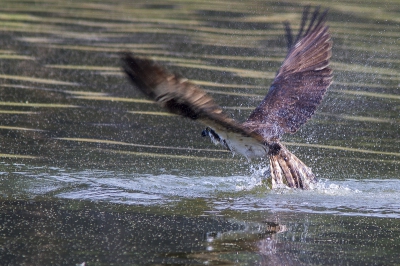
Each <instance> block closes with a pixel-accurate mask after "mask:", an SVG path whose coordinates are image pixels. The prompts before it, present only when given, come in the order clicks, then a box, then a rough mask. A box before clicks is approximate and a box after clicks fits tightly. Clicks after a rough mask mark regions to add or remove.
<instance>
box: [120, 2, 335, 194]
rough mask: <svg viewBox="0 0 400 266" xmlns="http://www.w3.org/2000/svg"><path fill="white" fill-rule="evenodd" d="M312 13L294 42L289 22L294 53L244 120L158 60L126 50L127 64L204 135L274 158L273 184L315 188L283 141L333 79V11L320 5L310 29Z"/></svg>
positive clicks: (134, 78) (137, 80) (140, 84)
mask: <svg viewBox="0 0 400 266" xmlns="http://www.w3.org/2000/svg"><path fill="white" fill-rule="evenodd" d="M309 13H310V12H309V7H306V8H304V11H303V16H302V21H301V26H300V30H299V32H298V34H297V36H296V39H295V40H294V41H293V35H292V32H291V29H290V25H289V23H288V22H285V23H284V25H285V30H286V37H287V42H288V54H287V56H286V58H285V60H284V61H283V64H282V66H281V67H280V69H279V70H278V72H277V74H276V77H275V79H274V81H273V82H272V85H271V87H270V89H269V91H268V93H267V95H266V96H265V98H264V99H263V101H262V102H261V103H260V105H259V106H258V107H257V108H256V109H255V110H254V111H253V112H252V113H251V114H250V116H249V118H248V119H247V120H246V121H245V122H244V123H238V122H236V121H235V120H233V119H232V118H230V117H229V116H227V115H226V114H224V112H223V110H222V109H221V107H219V106H218V105H217V104H216V103H215V102H214V101H213V99H212V98H211V97H210V96H209V95H208V94H207V93H206V92H205V91H203V90H202V89H201V88H199V87H198V86H196V85H195V84H193V83H191V82H190V81H188V80H187V79H185V78H182V77H181V76H179V75H175V74H173V73H170V72H168V71H167V70H166V69H164V68H163V67H162V66H160V65H158V64H157V63H155V62H153V61H152V60H149V59H145V58H140V57H137V56H134V55H132V54H130V53H125V54H124V55H123V57H122V61H123V69H124V71H125V73H126V74H127V76H128V78H129V79H130V81H131V82H132V83H133V84H134V85H135V86H136V87H137V88H138V89H139V90H141V91H142V92H143V93H144V94H145V95H146V96H148V97H149V98H150V99H152V100H154V101H155V102H157V103H158V104H159V105H161V106H162V107H164V108H165V109H166V110H168V111H169V112H171V113H174V114H178V115H181V116H184V117H188V118H190V119H193V120H198V121H199V122H201V123H203V124H205V125H206V126H207V128H206V129H205V130H204V131H203V132H202V135H203V136H209V137H210V138H211V140H212V141H213V142H214V143H218V144H221V145H222V146H224V147H225V148H226V149H228V150H230V151H232V152H233V153H239V154H242V155H243V156H245V157H246V158H248V159H251V158H257V157H263V158H266V157H268V158H269V161H270V169H271V178H272V187H273V188H276V187H279V186H282V185H286V186H289V187H291V188H302V189H310V188H312V184H313V183H315V182H316V178H315V175H314V174H313V172H312V171H311V169H310V168H309V167H307V166H306V165H305V164H304V163H303V162H302V161H300V160H299V159H298V158H297V157H296V156H295V155H294V154H292V153H291V152H289V150H288V149H287V148H286V147H285V146H284V145H282V143H280V141H279V140H280V139H281V137H282V136H283V135H284V134H285V133H294V132H296V131H297V130H298V129H299V127H300V126H301V125H302V124H304V123H305V122H306V121H307V120H308V119H310V118H311V116H312V115H313V114H314V112H315V109H316V108H317V106H318V105H319V104H320V102H321V100H322V98H323V96H324V94H325V92H326V90H327V89H328V87H329V85H330V84H331V83H332V69H331V68H330V67H329V59H330V57H331V48H332V43H331V36H330V33H329V31H328V26H326V25H325V19H326V14H327V11H325V12H323V13H322V14H320V12H319V8H316V9H315V11H314V12H313V14H312V16H311V19H310V22H309V24H308V27H307V29H305V25H306V23H307V21H308V16H309Z"/></svg>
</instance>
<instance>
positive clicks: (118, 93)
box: [0, 0, 400, 265]
mask: <svg viewBox="0 0 400 266" xmlns="http://www.w3.org/2000/svg"><path fill="white" fill-rule="evenodd" d="M313 3H314V4H315V5H321V7H322V8H329V9H330V11H329V18H328V24H329V26H330V30H331V32H332V36H333V44H334V45H333V56H332V60H333V62H332V67H333V68H334V73H335V77H334V83H333V84H332V86H331V87H330V89H329V91H328V92H327V95H326V97H325V99H324V101H323V103H322V105H321V106H320V108H319V109H318V111H317V113H316V115H315V116H314V118H313V119H312V120H311V121H310V122H309V123H307V124H306V125H305V126H303V127H302V128H301V130H300V131H299V132H298V133H296V134H295V135H291V136H286V137H285V139H284V140H285V145H287V146H289V147H290V150H291V151H293V152H294V153H295V154H296V155H297V156H298V157H299V158H301V159H302V160H303V161H305V162H306V164H307V165H309V166H310V167H312V168H313V171H314V172H315V173H316V174H317V175H318V178H319V179H320V182H319V183H318V186H317V187H316V188H315V189H314V190H312V191H298V190H287V189H280V190H270V189H268V188H267V185H266V182H267V181H266V180H265V177H266V175H268V168H267V165H266V164H265V163H266V162H262V161H261V162H260V161H255V162H251V163H249V162H247V161H245V160H243V159H242V158H239V157H232V156H231V155H230V153H229V152H226V151H223V150H219V149H218V147H215V146H213V145H212V144H211V143H209V142H208V141H205V140H204V139H203V138H202V137H201V131H202V129H203V128H202V126H200V125H198V124H196V123H194V122H192V121H187V120H184V119H180V118H179V117H176V116H171V115H167V114H166V113H165V112H163V111H162V110H160V109H159V108H158V107H157V106H156V105H155V104H153V103H151V102H149V101H148V100H146V99H144V98H143V97H142V95H140V94H139V93H138V92H137V91H136V90H133V89H132V87H131V85H130V84H129V83H128V82H127V80H126V79H125V77H124V76H123V75H122V74H121V71H120V62H119V54H118V53H119V52H121V51H124V50H129V51H132V52H133V53H135V54H137V55H143V56H148V57H153V58H154V59H156V60H157V61H160V62H162V63H163V64H166V65H168V68H169V69H171V70H172V71H177V72H179V73H181V74H183V75H184V76H185V77H187V78H189V79H192V80H194V82H195V83H197V84H199V85H200V86H202V87H203V88H204V89H206V90H207V91H208V92H209V93H211V94H212V96H213V97H214V98H215V100H216V101H217V102H218V103H220V104H221V106H223V108H225V109H226V110H227V111H228V112H229V113H231V114H232V116H234V117H235V118H236V119H238V120H243V119H244V118H245V117H247V116H248V115H249V113H250V112H251V110H252V109H253V108H254V107H255V106H257V105H258V103H259V102H260V101H261V99H262V98H263V97H264V95H265V94H266V90H267V89H266V88H268V86H269V84H270V82H271V79H272V78H273V77H274V75H275V73H276V70H277V69H278V67H279V65H280V62H281V61H282V60H283V58H284V56H285V52H286V48H285V47H286V46H285V41H284V38H283V32H284V30H283V26H282V21H283V20H289V21H290V22H292V23H293V24H294V25H293V26H294V28H296V26H297V25H296V23H298V21H299V20H300V17H301V12H302V8H303V6H301V5H300V4H299V3H298V2H296V1H293V2H291V1H285V2H276V1H265V0H262V1H259V0H251V1H235V0H232V1H229V3H228V2H226V1H221V2H219V1H212V3H211V2H210V3H208V2H207V1H173V0H171V1H169V0H168V1H166V2H165V3H164V4H160V3H152V4H149V3H148V1H125V0H115V1H101V3H100V2H96V1H85V0H83V1H82V0H79V1H78V0H71V1H61V0H43V1H42V0H36V1H18V0H15V1H14V0H13V1H2V5H1V6H0V35H1V38H0V157H1V160H0V200H1V209H0V219H1V221H0V261H1V262H2V263H3V264H5V265H7V264H8V265H21V264H25V265H28V264H29V265H74V264H77V263H82V262H84V261H85V262H87V264H88V265H94V264H97V265H110V264H120V265H131V264H137V265H143V264H158V265H159V264H163V263H164V264H168V263H169V264H208V265H232V264H236V265H298V264H350V265H354V264H394V263H398V262H397V261H396V260H397V257H398V255H397V253H398V250H399V246H400V240H399V239H400V236H399V232H400V231H399V227H400V224H399V221H400V219H399V218H400V211H399V210H400V205H399V202H400V193H399V191H400V182H399V181H398V178H399V173H398V172H399V165H400V160H399V158H400V148H399V147H400V141H399V139H400V120H399V111H400V108H399V100H400V96H399V91H398V87H399V80H400V76H399V72H398V69H399V67H400V45H399V43H398V40H399V37H400V31H399V29H398V26H399V19H398V18H399V12H398V10H397V9H395V8H393V6H396V5H397V4H398V3H397V1H395V0H393V1H392V0H388V1H386V2H385V3H382V2H381V1H365V2H363V3H360V2H359V1H336V2H332V1H322V0H321V1H314V2H313Z"/></svg>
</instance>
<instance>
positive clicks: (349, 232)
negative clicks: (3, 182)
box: [0, 200, 400, 265]
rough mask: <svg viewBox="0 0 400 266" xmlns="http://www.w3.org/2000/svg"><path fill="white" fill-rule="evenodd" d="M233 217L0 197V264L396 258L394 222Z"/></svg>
mask: <svg viewBox="0 0 400 266" xmlns="http://www.w3.org/2000/svg"><path fill="white" fill-rule="evenodd" d="M180 208H183V206H181V207H180ZM175 210H176V211H178V212H179V207H177V208H176V209H175ZM160 211H161V212H164V213H166V212H169V211H170V210H167V209H164V210H162V209H161V210H160ZM249 217H252V218H251V221H249ZM237 218H239V220H238V219H227V218H224V217H223V216H218V215H214V214H212V213H211V214H209V215H203V216H198V217H187V216H182V215H179V214H175V215H163V214H156V213H149V212H148V211H146V209H142V210H141V211H140V212H137V211H132V210H129V209H127V208H126V207H124V206H122V205H116V204H100V203H93V202H89V201H81V202H79V201H65V200H62V201H55V202H54V201H46V200H35V201H33V200H29V201H5V200H2V201H1V212H0V220H1V224H2V226H1V228H0V232H1V234H0V243H1V247H2V248H1V252H0V259H1V261H2V263H3V264H4V265H23V264H29V265H54V264H56V265H75V264H77V263H82V262H87V263H88V264H96V265H109V264H113V263H118V264H121V265H132V264H139V265H143V264H151V265H159V264H175V265H177V264H179V265H183V264H185V265H187V264H207V265H232V264H235V265H299V264H300V265H303V264H304V265H309V264H323V265H332V264H343V263H344V264H351V265H355V264H371V265H373V264H380V263H381V262H382V261H385V264H393V263H396V262H397V259H398V249H399V247H400V246H399V242H398V238H399V237H400V231H399V230H398V222H397V221H396V220H394V219H380V218H371V217H369V218H367V217H363V218H360V217H346V216H326V215H317V214H313V215H302V214H296V215H294V214H293V213H292V214H290V213H285V212H281V213H277V214H273V213H268V212H258V213H257V214H255V215H253V214H252V213H249V212H244V213H242V215H240V216H237ZM365 235H367V236H368V237H367V238H365V237H364V236H365Z"/></svg>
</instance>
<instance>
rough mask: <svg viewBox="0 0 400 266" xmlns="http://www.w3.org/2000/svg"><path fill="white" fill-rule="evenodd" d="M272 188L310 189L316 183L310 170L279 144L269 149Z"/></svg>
mask: <svg viewBox="0 0 400 266" xmlns="http://www.w3.org/2000/svg"><path fill="white" fill-rule="evenodd" d="M269 161H270V167H271V177H272V188H277V187H279V186H282V185H286V186H288V187H291V188H302V189H311V188H312V185H313V184H314V183H316V181H317V180H316V178H315V175H314V174H313V173H312V171H311V169H310V168H309V167H307V165H305V164H304V163H303V162H302V161H300V160H299V159H298V158H297V157H296V156H295V155H294V154H293V153H291V152H290V151H289V150H288V149H287V148H286V147H285V146H283V145H282V144H280V143H275V144H274V146H272V147H270V152H269Z"/></svg>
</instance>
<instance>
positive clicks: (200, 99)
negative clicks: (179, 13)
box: [122, 53, 265, 143]
mask: <svg viewBox="0 0 400 266" xmlns="http://www.w3.org/2000/svg"><path fill="white" fill-rule="evenodd" d="M122 61H123V69H124V71H125V73H126V74H127V76H128V77H129V79H130V81H131V82H132V83H134V84H135V85H136V87H137V88H138V89H139V90H141V91H142V92H143V93H144V94H145V95H146V96H147V97H148V98H150V99H152V100H154V101H155V102H157V103H158V104H159V105H160V106H162V107H163V108H165V109H166V110H168V111H169V112H171V113H174V114H177V115H181V116H184V117H188V118H190V119H193V120H198V121H200V122H202V123H203V124H205V125H207V126H209V127H211V128H213V129H214V130H215V131H217V132H221V133H224V132H225V133H234V134H239V135H240V136H242V137H245V138H249V139H252V141H250V140H249V141H250V142H254V140H255V141H256V142H259V143H264V142H265V141H264V139H263V137H262V136H260V135H259V134H257V133H255V132H251V131H249V130H248V129H246V128H244V127H243V126H242V125H241V124H239V123H237V122H236V121H235V120H233V119H232V118H229V117H228V116H227V115H226V114H224V113H223V110H222V109H221V107H219V106H218V105H217V104H216V103H215V102H214V100H213V99H212V98H211V97H210V96H209V95H208V94H207V93H206V92H205V91H204V90H202V89H200V88H199V87H198V86H196V85H195V84H193V83H191V82H189V81H188V80H187V79H184V78H182V77H179V76H178V75H175V74H172V73H170V72H168V71H167V70H166V69H164V68H163V67H161V66H160V65H158V64H156V63H155V62H154V61H152V60H149V59H145V58H140V57H137V56H133V55H132V54H129V53H125V54H124V55H123V57H122Z"/></svg>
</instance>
